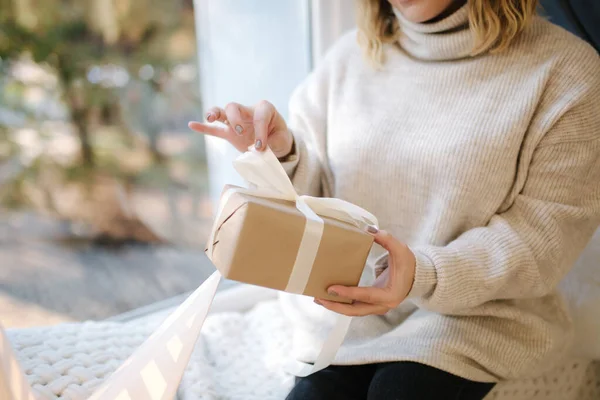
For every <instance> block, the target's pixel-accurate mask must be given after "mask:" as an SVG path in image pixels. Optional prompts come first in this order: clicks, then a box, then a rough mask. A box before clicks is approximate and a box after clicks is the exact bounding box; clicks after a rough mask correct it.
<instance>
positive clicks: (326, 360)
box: [286, 315, 352, 378]
mask: <svg viewBox="0 0 600 400" xmlns="http://www.w3.org/2000/svg"><path fill="white" fill-rule="evenodd" d="M351 321H352V317H347V316H345V315H337V319H336V321H335V324H334V325H333V328H332V330H331V332H329V335H328V336H327V339H326V340H325V343H323V347H322V348H321V352H320V353H319V355H318V356H317V359H316V361H315V363H314V365H311V364H307V363H303V362H300V361H297V360H293V361H292V363H291V364H289V365H287V366H286V370H287V372H289V373H290V374H292V375H295V376H298V377H301V378H304V377H306V376H309V375H311V374H314V373H315V372H317V371H320V370H322V369H324V368H327V367H328V366H329V365H330V364H331V363H332V362H333V360H334V359H335V355H336V354H337V351H338V349H339V348H340V346H341V345H342V343H343V342H344V338H345V337H346V334H347V333H348V329H349V328H350V322H351Z"/></svg>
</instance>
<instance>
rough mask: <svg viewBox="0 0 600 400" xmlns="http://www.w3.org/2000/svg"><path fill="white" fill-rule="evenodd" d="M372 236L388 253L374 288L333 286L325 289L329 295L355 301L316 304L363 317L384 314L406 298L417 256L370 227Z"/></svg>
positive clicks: (403, 245)
mask: <svg viewBox="0 0 600 400" xmlns="http://www.w3.org/2000/svg"><path fill="white" fill-rule="evenodd" d="M369 232H370V233H371V234H373V236H375V242H376V243H378V244H379V245H381V246H382V247H383V248H385V249H386V250H387V251H388V253H389V256H388V268H386V269H385V270H384V271H383V272H382V273H381V274H380V275H379V277H378V278H377V280H376V281H375V285H374V286H373V287H348V286H339V285H334V286H331V287H329V288H328V292H329V294H332V295H337V296H341V297H345V298H347V299H351V300H354V302H353V303H352V304H342V303H337V302H335V301H327V300H324V299H315V303H317V304H320V305H322V306H323V307H325V308H327V309H329V310H331V311H335V312H337V313H340V314H345V315H349V316H352V317H355V316H364V315H370V314H377V315H383V314H385V313H387V312H388V311H390V310H391V309H393V308H396V307H398V305H399V304H400V303H401V302H402V301H403V300H404V299H405V298H406V296H407V295H408V293H409V292H410V289H411V288H412V284H413V281H414V279H415V268H416V259H415V255H414V254H413V252H412V251H411V250H410V249H409V248H408V246H406V245H405V244H404V243H401V242H399V241H398V240H396V239H395V238H394V237H393V236H392V235H390V234H389V233H387V232H385V231H378V230H377V228H375V227H369Z"/></svg>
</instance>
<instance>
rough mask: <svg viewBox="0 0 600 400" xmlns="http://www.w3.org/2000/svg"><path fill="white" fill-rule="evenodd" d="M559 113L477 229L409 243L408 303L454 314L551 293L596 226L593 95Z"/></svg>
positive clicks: (599, 94)
mask: <svg viewBox="0 0 600 400" xmlns="http://www.w3.org/2000/svg"><path fill="white" fill-rule="evenodd" d="M588 94H589V95H588V96H585V98H584V99H582V100H581V101H578V102H577V103H576V104H575V105H573V106H572V107H570V108H569V109H568V110H567V111H565V112H564V113H563V114H562V116H561V117H560V118H558V119H557V121H556V122H555V123H554V124H553V125H552V127H551V128H550V129H549V130H548V131H547V132H546V134H545V135H544V137H543V138H542V139H541V140H540V142H539V143H538V145H537V146H536V148H535V150H534V153H533V157H532V158H531V161H530V163H529V167H528V169H527V178H526V180H525V183H524V184H523V188H522V190H521V191H520V192H519V194H518V195H517V196H516V198H515V200H514V202H513V203H512V205H511V206H510V207H509V208H508V209H507V210H506V211H504V212H502V213H499V214H496V215H494V216H493V217H492V218H491V220H490V221H489V223H488V225H487V226H485V227H480V228H475V229H471V230H469V231H466V232H464V233H463V234H462V235H460V236H459V237H458V238H456V239H455V240H454V241H452V242H450V243H449V244H447V245H445V246H441V247H440V246H430V245H426V246H416V247H414V248H412V250H413V252H414V253H415V256H416V259H417V266H416V273H415V281H414V284H413V288H412V289H411V292H410V293H409V299H411V300H412V301H413V302H414V303H415V304H417V305H418V306H419V307H422V308H424V309H428V310H431V311H435V312H439V313H446V314H452V313H460V312H461V310H465V309H469V308H472V307H475V306H478V305H480V304H483V303H485V302H488V301H492V300H502V299H519V298H531V297H542V296H544V295H547V294H549V293H550V292H552V291H554V290H555V288H556V286H557V285H558V283H559V281H560V280H561V279H562V278H563V277H564V275H566V273H567V272H568V271H569V269H570V268H571V267H572V266H573V264H574V262H575V261H576V259H577V258H578V257H579V255H580V253H581V252H582V251H583V249H584V247H585V246H586V244H587V242H588V241H589V239H590V238H591V236H592V234H593V233H594V231H595V229H596V228H597V227H598V224H599V223H600V222H599V221H600V112H599V109H598V105H599V104H600V90H599V89H598V86H596V87H595V88H594V89H593V93H588Z"/></svg>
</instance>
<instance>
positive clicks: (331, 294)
mask: <svg viewBox="0 0 600 400" xmlns="http://www.w3.org/2000/svg"><path fill="white" fill-rule="evenodd" d="M327 294H328V295H330V296H334V297H335V296H339V295H338V294H337V293H336V292H334V291H333V290H331V289H330V290H328V291H327Z"/></svg>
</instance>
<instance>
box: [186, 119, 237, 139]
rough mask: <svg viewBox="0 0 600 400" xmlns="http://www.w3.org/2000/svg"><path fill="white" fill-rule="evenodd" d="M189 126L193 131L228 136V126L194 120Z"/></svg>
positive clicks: (221, 136) (224, 137)
mask: <svg viewBox="0 0 600 400" xmlns="http://www.w3.org/2000/svg"><path fill="white" fill-rule="evenodd" d="M188 127H189V128H190V129H191V130H193V131H196V132H198V133H203V134H205V135H211V136H216V137H220V138H223V139H227V136H228V128H223V127H220V126H216V125H211V124H205V123H203V122H197V121H192V122H190V123H189V124H188Z"/></svg>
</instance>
